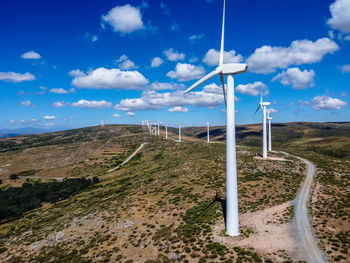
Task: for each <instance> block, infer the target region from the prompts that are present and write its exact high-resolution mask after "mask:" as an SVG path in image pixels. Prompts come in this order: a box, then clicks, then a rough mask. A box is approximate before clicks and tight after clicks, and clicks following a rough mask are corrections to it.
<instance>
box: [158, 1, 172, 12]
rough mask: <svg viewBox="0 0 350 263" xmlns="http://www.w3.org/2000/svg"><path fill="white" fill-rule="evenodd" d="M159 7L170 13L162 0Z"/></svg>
mask: <svg viewBox="0 0 350 263" xmlns="http://www.w3.org/2000/svg"><path fill="white" fill-rule="evenodd" d="M160 9H161V10H162V11H163V13H164V14H166V15H170V11H169V8H168V6H167V5H166V4H165V3H164V2H160Z"/></svg>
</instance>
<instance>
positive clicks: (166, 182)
mask: <svg viewBox="0 0 350 263" xmlns="http://www.w3.org/2000/svg"><path fill="white" fill-rule="evenodd" d="M169 131H170V132H169V137H170V138H169V140H165V139H164V136H154V135H149V134H148V133H147V130H146V129H145V128H143V127H141V126H138V125H106V126H105V127H104V128H101V127H87V128H81V129H75V130H67V131H61V132H54V133H45V134H38V135H21V136H17V137H11V138H3V139H1V140H0V152H1V154H0V172H1V173H0V178H1V179H2V181H3V182H2V185H0V187H1V190H2V191H6V190H7V189H8V188H9V187H20V186H22V185H23V183H27V184H32V185H33V186H34V185H35V184H44V183H47V184H50V183H54V182H55V181H58V179H59V180H70V179H72V178H81V177H85V178H90V179H91V178H93V177H97V178H98V179H99V180H98V182H97V183H93V184H89V185H86V186H84V188H82V189H80V190H78V191H77V192H75V193H74V194H73V195H70V196H67V197H62V198H60V199H59V200H55V201H54V202H49V201H48V202H43V204H42V205H41V206H40V207H38V208H35V209H33V210H31V211H28V212H26V213H24V214H23V215H21V216H18V217H15V218H8V219H7V220H3V221H2V223H1V224H0V261H3V262H129V263H130V262H149V263H150V262H175V261H180V262H298V261H303V260H305V257H304V256H303V252H302V250H301V248H299V247H298V240H297V237H296V236H295V235H293V230H294V227H295V226H294V225H293V200H294V198H295V196H296V194H297V192H298V189H299V187H300V184H301V183H302V181H303V179H304V176H305V165H304V164H303V163H302V162H301V161H300V160H298V159H296V158H294V157H292V156H291V157H288V156H285V155H283V154H282V153H280V152H278V151H276V152H273V153H271V158H269V160H262V159H261V158H260V156H259V154H260V151H261V149H260V148H261V147H260V143H261V125H245V126H238V127H237V140H238V143H239V146H238V149H237V159H238V180H239V205H240V213H241V218H240V222H241V236H240V237H239V238H236V239H231V238H228V237H226V236H225V233H224V217H223V214H224V213H223V208H224V204H225V144H224V140H225V129H224V127H212V128H211V136H212V140H213V143H210V144H207V143H205V139H206V138H205V137H206V128H205V127H188V128H184V129H183V134H184V137H183V140H184V142H183V143H177V142H176V141H175V139H177V135H176V131H177V130H176V129H169ZM162 132H163V131H162ZM162 135H163V133H162ZM142 143H146V144H145V145H144V147H143V148H142V150H140V151H139V152H138V153H137V154H136V155H135V156H134V157H133V158H131V159H130V161H129V162H127V163H126V164H124V165H123V166H119V165H120V164H121V163H122V162H123V161H124V160H125V159H127V157H128V156H130V155H131V154H132V153H133V152H134V151H135V150H136V149H137V148H138V147H139V146H140V145H141V144H142ZM349 144H350V123H302V122H299V123H283V124H274V125H273V148H274V149H275V150H283V151H286V152H289V153H291V154H293V155H296V156H301V157H303V158H306V159H309V160H311V161H312V162H313V163H314V164H315V165H316V167H317V175H316V178H315V182H314V187H313V192H312V202H311V205H310V214H311V222H312V226H313V228H314V230H315V234H316V236H317V237H318V240H319V241H320V244H319V245H320V246H321V247H322V249H323V251H324V252H325V254H326V255H327V257H328V259H329V261H331V262H333V261H338V262H347V261H348V260H349V259H350V258H349V253H348V249H350V243H349V240H350V232H349V231H350V229H349V228H350V227H349V226H350V224H349V220H350V208H349V207H350V206H349V201H350V200H349V199H350V197H349V191H348V189H349V187H350V179H349V172H348V171H349V170H350V169H349V168H350V150H348V149H349V146H350V145H349ZM109 171H110V172H109ZM13 174H16V175H18V177H19V178H18V179H15V180H10V179H9V176H10V175H13ZM279 240H284V242H281V241H279ZM266 244H268V246H267V245H266Z"/></svg>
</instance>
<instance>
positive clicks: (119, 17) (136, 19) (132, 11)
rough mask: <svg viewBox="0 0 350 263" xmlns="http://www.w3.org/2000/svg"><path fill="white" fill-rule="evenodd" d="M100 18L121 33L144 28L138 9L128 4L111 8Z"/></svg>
mask: <svg viewBox="0 0 350 263" xmlns="http://www.w3.org/2000/svg"><path fill="white" fill-rule="evenodd" d="M102 20H103V21H104V22H106V23H108V24H110V25H111V26H112V28H113V30H114V31H115V32H121V33H123V34H127V33H131V32H134V31H136V30H140V29H143V28H144V25H143V22H142V15H141V12H140V9H139V8H137V7H133V6H131V5H129V4H127V5H123V6H116V7H114V8H112V9H111V10H109V12H108V14H107V15H105V16H102Z"/></svg>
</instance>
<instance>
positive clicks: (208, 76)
mask: <svg viewBox="0 0 350 263" xmlns="http://www.w3.org/2000/svg"><path fill="white" fill-rule="evenodd" d="M220 72H221V69H216V70H214V71H212V72H210V73H209V74H207V75H205V76H204V77H203V78H201V79H200V80H198V81H197V82H196V83H194V84H193V85H192V86H191V87H189V88H188V89H187V90H185V91H184V93H185V94H186V93H188V92H190V91H191V90H193V89H195V88H197V87H198V86H199V85H201V84H203V83H204V82H206V81H208V80H210V79H211V78H213V77H215V76H216V75H217V74H219V73H220Z"/></svg>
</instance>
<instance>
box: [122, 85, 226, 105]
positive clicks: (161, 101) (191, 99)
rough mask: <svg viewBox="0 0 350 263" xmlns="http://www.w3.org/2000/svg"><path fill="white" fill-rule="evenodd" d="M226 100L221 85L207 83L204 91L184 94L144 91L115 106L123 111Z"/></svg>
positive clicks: (213, 103)
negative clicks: (139, 95)
mask: <svg viewBox="0 0 350 263" xmlns="http://www.w3.org/2000/svg"><path fill="white" fill-rule="evenodd" d="M223 101H224V96H223V94H222V89H221V87H219V86H217V85H216V84H210V85H206V86H205V87H204V88H203V90H202V91H194V92H190V93H188V94H184V93H183V90H177V91H173V92H164V93H159V92H156V91H154V90H153V91H144V92H143V93H142V96H141V97H140V98H132V99H124V100H122V101H120V103H119V104H118V105H117V106H116V107H115V108H116V109H117V110H123V111H143V110H156V109H161V108H164V107H180V106H188V105H193V106H200V107H208V108H212V107H216V106H219V105H220V104H221V103H223Z"/></svg>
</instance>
